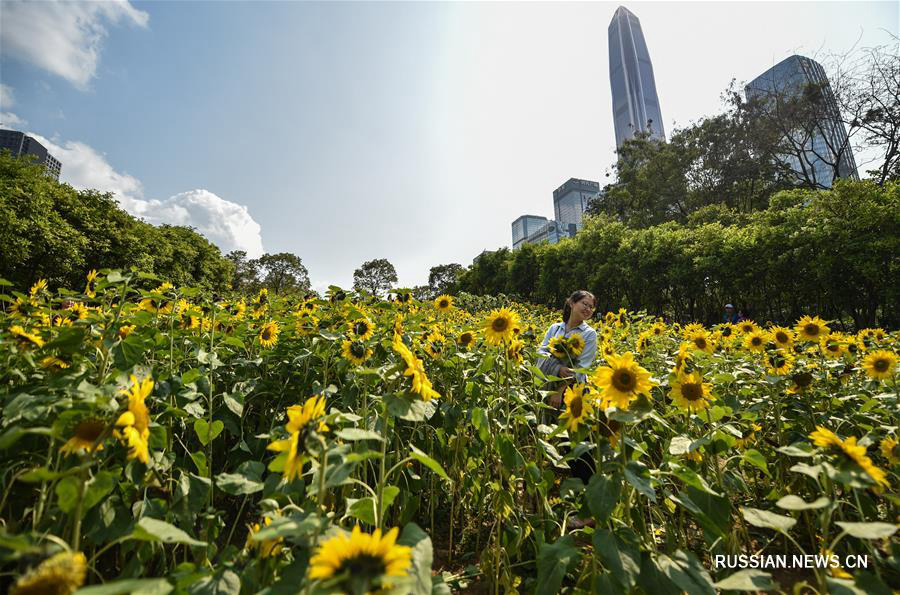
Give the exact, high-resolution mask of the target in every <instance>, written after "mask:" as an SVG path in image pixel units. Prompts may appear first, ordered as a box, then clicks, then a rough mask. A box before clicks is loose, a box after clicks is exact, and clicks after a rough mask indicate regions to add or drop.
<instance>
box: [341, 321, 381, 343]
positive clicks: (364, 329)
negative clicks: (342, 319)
mask: <svg viewBox="0 0 900 595" xmlns="http://www.w3.org/2000/svg"><path fill="white" fill-rule="evenodd" d="M347 327H348V328H349V329H350V332H351V333H352V334H353V336H355V337H356V338H357V339H359V340H360V341H365V340H366V339H369V338H370V337H371V336H372V335H374V334H375V325H374V324H372V321H371V320H369V319H368V318H359V319H357V320H353V321H351V322H348V323H347Z"/></svg>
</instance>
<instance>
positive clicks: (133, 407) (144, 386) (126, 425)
mask: <svg viewBox="0 0 900 595" xmlns="http://www.w3.org/2000/svg"><path fill="white" fill-rule="evenodd" d="M152 391H153V379H152V378H145V379H144V380H142V381H140V382H138V379H137V378H136V377H135V376H134V375H133V374H132V375H131V387H130V388H129V389H127V390H123V391H122V394H124V395H128V411H126V412H125V413H123V414H122V415H120V416H119V419H118V420H116V426H117V427H120V428H122V429H121V430H115V431H114V432H113V434H114V435H115V436H116V438H119V439H120V440H123V441H124V442H125V443H126V444H127V445H128V448H129V449H130V450H129V452H128V458H129V459H138V460H139V461H141V462H142V463H144V464H145V465H148V464H149V463H150V448H149V444H148V440H149V439H150V412H149V410H148V409H147V405H146V404H145V403H144V399H146V398H147V397H148V396H150V393H151V392H152Z"/></svg>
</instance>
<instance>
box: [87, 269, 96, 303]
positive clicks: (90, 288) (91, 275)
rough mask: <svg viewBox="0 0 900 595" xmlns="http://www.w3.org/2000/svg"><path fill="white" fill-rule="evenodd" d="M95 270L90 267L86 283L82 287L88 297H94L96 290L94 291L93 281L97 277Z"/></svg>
mask: <svg viewBox="0 0 900 595" xmlns="http://www.w3.org/2000/svg"><path fill="white" fill-rule="evenodd" d="M97 275H98V273H97V271H95V270H94V269H91V271H90V272H89V273H88V274H87V285H86V286H85V288H84V294H85V295H86V296H88V297H89V298H92V297H95V296H96V295H97V292H96V291H94V281H96V279H97Z"/></svg>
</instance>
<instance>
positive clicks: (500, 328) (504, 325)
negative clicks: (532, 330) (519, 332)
mask: <svg viewBox="0 0 900 595" xmlns="http://www.w3.org/2000/svg"><path fill="white" fill-rule="evenodd" d="M508 328H509V320H508V319H507V318H505V317H503V316H498V317H497V318H495V319H494V321H493V322H492V323H491V329H492V330H493V331H494V332H495V333H505V332H506V329H508Z"/></svg>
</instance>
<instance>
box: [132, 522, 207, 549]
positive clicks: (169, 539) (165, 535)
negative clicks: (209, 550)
mask: <svg viewBox="0 0 900 595" xmlns="http://www.w3.org/2000/svg"><path fill="white" fill-rule="evenodd" d="M131 539H137V540H139V541H158V542H162V543H183V544H186V545H197V546H205V545H207V544H206V542H203V541H197V540H196V539H194V538H193V537H191V536H190V535H188V534H187V533H185V532H184V531H182V530H181V529H179V528H178V527H176V526H174V525H170V524H169V523H167V522H165V521H161V520H159V519H154V518H150V517H146V516H145V517H144V518H142V519H141V520H139V521H138V522H137V525H135V527H134V531H133V532H132V534H131Z"/></svg>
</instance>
